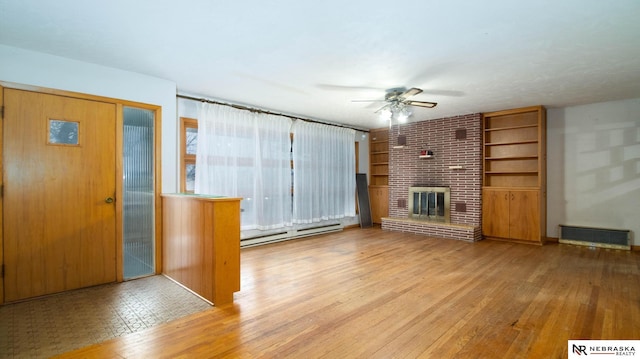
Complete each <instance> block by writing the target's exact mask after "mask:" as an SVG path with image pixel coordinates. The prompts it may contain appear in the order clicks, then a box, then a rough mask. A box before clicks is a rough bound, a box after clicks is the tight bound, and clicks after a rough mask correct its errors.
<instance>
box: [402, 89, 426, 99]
mask: <svg viewBox="0 0 640 359" xmlns="http://www.w3.org/2000/svg"><path fill="white" fill-rule="evenodd" d="M420 92H422V90H421V89H419V88H417V87H412V88H410V89H408V90H406V91H405V92H403V93H402V94H401V95H400V96H398V97H399V98H400V100H404V99H407V98H409V97H411V96H415V95H417V94H419V93H420Z"/></svg>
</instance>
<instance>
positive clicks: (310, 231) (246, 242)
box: [240, 224, 344, 247]
mask: <svg viewBox="0 0 640 359" xmlns="http://www.w3.org/2000/svg"><path fill="white" fill-rule="evenodd" d="M343 229H344V225H342V224H329V225H323V226H317V227H311V228H304V229H295V230H291V231H288V232H281V233H275V234H270V235H266V236H261V237H252V238H247V239H243V240H241V241H240V247H251V246H256V245H260V244H267V243H274V242H281V241H288V240H290V239H296V238H303V237H308V236H313V235H317V234H323V233H330V232H338V231H341V230H343Z"/></svg>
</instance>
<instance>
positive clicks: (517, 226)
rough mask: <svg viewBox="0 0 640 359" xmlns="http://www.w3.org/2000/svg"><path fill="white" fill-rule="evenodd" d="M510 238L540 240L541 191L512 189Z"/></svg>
mask: <svg viewBox="0 0 640 359" xmlns="http://www.w3.org/2000/svg"><path fill="white" fill-rule="evenodd" d="M509 195H510V203H509V206H510V213H511V217H510V221H509V232H510V234H511V237H510V238H513V239H518V240H522V241H534V242H539V241H540V215H539V213H540V206H539V205H538V203H539V202H538V201H539V191H537V190H522V191H510V194H509Z"/></svg>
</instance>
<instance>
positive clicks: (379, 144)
mask: <svg viewBox="0 0 640 359" xmlns="http://www.w3.org/2000/svg"><path fill="white" fill-rule="evenodd" d="M369 165H370V168H369V198H370V203H371V219H372V221H373V223H382V218H383V217H387V216H389V129H388V128H380V129H375V130H371V131H370V132H369Z"/></svg>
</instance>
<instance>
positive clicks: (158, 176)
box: [153, 106, 163, 274]
mask: <svg viewBox="0 0 640 359" xmlns="http://www.w3.org/2000/svg"><path fill="white" fill-rule="evenodd" d="M153 111H154V117H153V118H154V123H153V127H154V128H153V132H154V141H155V144H154V156H153V160H154V178H153V181H154V182H153V189H154V194H153V195H154V196H153V197H154V202H153V203H154V204H155V214H156V215H155V224H156V226H155V238H154V243H155V256H156V258H155V267H156V268H155V273H156V274H159V273H162V268H163V260H162V218H163V217H162V198H161V197H160V195H161V194H162V107H160V106H156V107H155V108H154V109H153Z"/></svg>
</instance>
